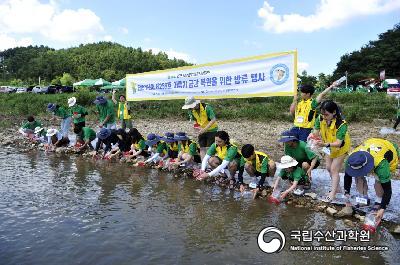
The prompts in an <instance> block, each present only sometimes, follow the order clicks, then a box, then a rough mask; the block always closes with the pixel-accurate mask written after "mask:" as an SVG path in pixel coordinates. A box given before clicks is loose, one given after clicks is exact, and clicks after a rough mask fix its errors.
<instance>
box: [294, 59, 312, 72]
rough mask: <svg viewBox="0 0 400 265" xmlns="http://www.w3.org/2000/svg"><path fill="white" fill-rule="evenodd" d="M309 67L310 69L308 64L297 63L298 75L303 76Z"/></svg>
mask: <svg viewBox="0 0 400 265" xmlns="http://www.w3.org/2000/svg"><path fill="white" fill-rule="evenodd" d="M308 67H310V64H309V63H306V62H297V73H299V74H301V72H303V71H304V70H306V71H307V69H308Z"/></svg>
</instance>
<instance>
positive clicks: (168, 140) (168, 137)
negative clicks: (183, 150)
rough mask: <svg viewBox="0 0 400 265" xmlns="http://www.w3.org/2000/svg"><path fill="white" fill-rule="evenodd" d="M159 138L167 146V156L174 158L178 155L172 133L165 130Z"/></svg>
mask: <svg viewBox="0 0 400 265" xmlns="http://www.w3.org/2000/svg"><path fill="white" fill-rule="evenodd" d="M161 140H162V141H164V142H165V144H166V146H167V154H168V158H172V159H175V158H177V157H178V142H177V141H176V139H175V137H174V133H171V132H166V133H165V134H164V137H161Z"/></svg>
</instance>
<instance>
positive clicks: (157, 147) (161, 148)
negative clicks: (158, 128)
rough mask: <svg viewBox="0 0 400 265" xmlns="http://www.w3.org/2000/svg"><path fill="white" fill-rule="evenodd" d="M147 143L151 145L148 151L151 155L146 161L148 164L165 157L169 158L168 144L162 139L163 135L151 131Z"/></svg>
mask: <svg viewBox="0 0 400 265" xmlns="http://www.w3.org/2000/svg"><path fill="white" fill-rule="evenodd" d="M145 143H146V145H147V146H148V147H149V149H148V151H149V153H150V155H151V157H150V158H148V159H147V160H146V161H145V163H146V164H149V163H152V162H159V161H161V160H163V159H164V158H168V152H167V144H166V143H165V142H164V141H161V137H160V136H158V135H157V134H154V133H149V134H148V135H147V141H145Z"/></svg>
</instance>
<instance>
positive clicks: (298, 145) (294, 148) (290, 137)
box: [278, 130, 320, 180]
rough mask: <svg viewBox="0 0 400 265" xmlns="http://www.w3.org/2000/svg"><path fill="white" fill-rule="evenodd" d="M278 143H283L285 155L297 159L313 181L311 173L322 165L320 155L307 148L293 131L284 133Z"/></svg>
mask: <svg viewBox="0 0 400 265" xmlns="http://www.w3.org/2000/svg"><path fill="white" fill-rule="evenodd" d="M278 141H279V142H281V143H283V146H284V152H285V155H288V156H290V157H293V158H294V159H296V161H297V162H298V163H299V166H301V167H302V168H303V169H304V171H305V172H307V175H308V178H309V179H310V180H311V171H312V170H313V169H315V168H317V167H318V166H319V164H320V158H319V157H318V155H317V154H316V153H314V152H313V151H312V150H311V149H310V148H309V147H308V146H307V143H306V142H304V141H301V140H299V139H298V138H297V135H296V134H295V133H294V132H293V131H291V130H289V131H285V132H283V133H282V134H281V137H280V139H279V140H278Z"/></svg>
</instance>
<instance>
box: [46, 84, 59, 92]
mask: <svg viewBox="0 0 400 265" xmlns="http://www.w3.org/2000/svg"><path fill="white" fill-rule="evenodd" d="M60 91H61V86H58V85H51V86H48V87H47V92H46V93H47V94H56V93H60Z"/></svg>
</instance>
